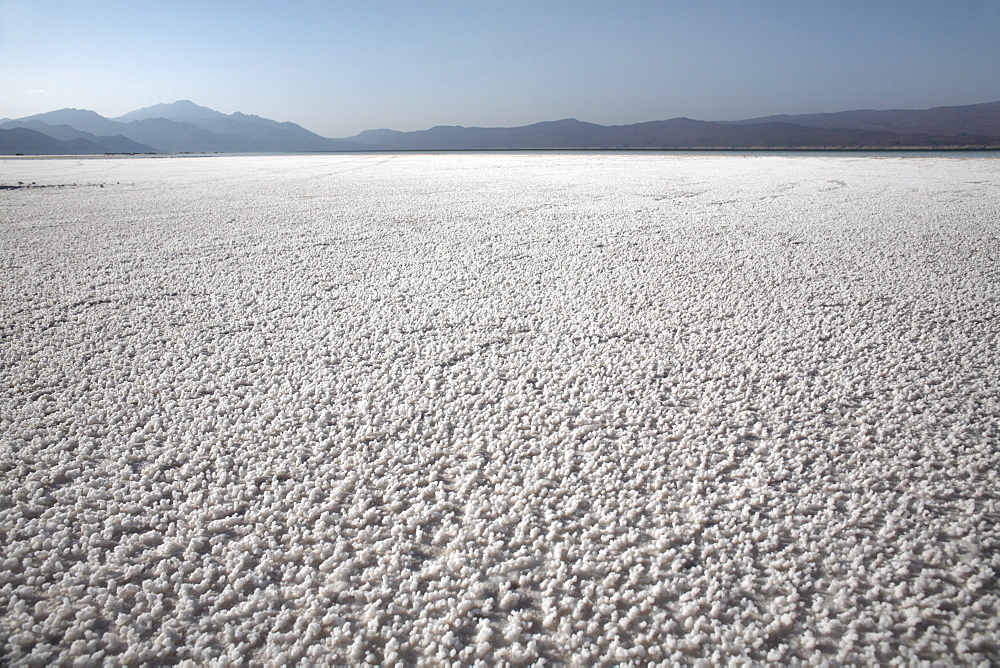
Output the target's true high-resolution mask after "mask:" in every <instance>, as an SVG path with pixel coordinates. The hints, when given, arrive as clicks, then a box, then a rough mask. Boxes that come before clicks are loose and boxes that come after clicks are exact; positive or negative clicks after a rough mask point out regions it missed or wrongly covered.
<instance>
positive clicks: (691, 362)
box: [0, 154, 1000, 665]
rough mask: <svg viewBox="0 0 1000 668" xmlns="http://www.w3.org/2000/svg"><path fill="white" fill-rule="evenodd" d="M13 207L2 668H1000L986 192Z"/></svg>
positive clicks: (432, 170) (929, 163) (500, 188)
mask: <svg viewBox="0 0 1000 668" xmlns="http://www.w3.org/2000/svg"><path fill="white" fill-rule="evenodd" d="M18 182H22V185H24V186H32V187H22V188H17V189H5V190H0V336H2V339H0V545H2V546H3V547H2V550H0V551H2V554H0V648H2V653H0V662H2V663H6V664H38V665H43V664H50V663H53V662H59V663H66V662H70V661H72V660H73V659H74V658H75V657H83V658H85V659H89V660H96V661H110V662H115V663H125V664H134V663H139V662H157V663H175V662H188V663H189V664H190V663H191V662H193V663H195V664H199V665H201V664H208V663H213V662H215V663H225V662H227V661H231V662H240V663H242V662H245V661H259V662H263V663H265V664H270V665H277V664H280V663H281V662H282V661H287V662H289V663H306V664H315V663H320V664H330V663H337V664H344V663H350V664H360V663H372V664H376V663H377V664H392V663H394V662H401V663H404V664H411V663H421V664H427V665H443V664H445V663H448V662H455V663H461V664H473V663H478V662H483V663H484V664H488V665H493V664H497V663H503V662H509V663H512V664H529V663H535V664H538V665H541V664H542V663H574V664H582V665H592V664H622V665H628V664H633V665H640V664H646V663H647V662H656V663H659V662H666V663H671V662H679V663H681V664H691V663H697V662H698V661H699V660H704V661H706V662H710V663H711V664H718V663H724V662H727V661H729V660H730V658H732V657H736V658H742V659H746V660H749V661H750V662H752V663H755V664H757V663H761V662H775V663H794V662H796V661H802V662H807V663H810V664H822V663H824V662H829V663H833V664H841V663H845V662H852V663H864V664H870V663H876V662H878V663H892V662H900V663H906V664H910V663H913V662H915V661H918V660H920V659H926V660H931V661H939V662H943V663H946V664H953V663H962V664H976V663H982V662H997V661H1000V646H998V638H1000V598H998V597H1000V585H998V581H997V572H998V568H1000V550H998V547H1000V529H998V519H1000V479H998V470H1000V400H998V391H997V388H998V387H1000V354H998V349H997V343H998V333H1000V317H998V316H1000V313H998V308H1000V307H998V296H1000V290H998V281H1000V271H998V269H1000V216H998V212H1000V163H998V161H997V160H995V159H976V158H962V159H945V158H868V157H815V156H814V157H809V156H806V157H732V156H728V157H718V156H717V157H710V156H705V157H698V156H683V157H676V156H665V155H614V154H609V155H544V154H534V155H518V154H499V155H476V154H453V155H398V156H392V155H351V156H343V155H341V156H337V155H327V156H304V157H287V156H286V157H277V156H275V157H209V158H145V159H96V160H73V159H60V160H25V159H22V160H19V159H5V160H0V184H3V185H16V184H17V183H18ZM42 186H45V187H42Z"/></svg>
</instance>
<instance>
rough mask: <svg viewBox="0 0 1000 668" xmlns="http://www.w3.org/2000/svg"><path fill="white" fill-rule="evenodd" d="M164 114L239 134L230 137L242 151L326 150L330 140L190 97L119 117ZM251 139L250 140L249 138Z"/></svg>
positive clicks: (123, 119) (132, 118)
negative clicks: (239, 137) (203, 104)
mask: <svg viewBox="0 0 1000 668" xmlns="http://www.w3.org/2000/svg"><path fill="white" fill-rule="evenodd" d="M154 118H165V119H167V120H171V121H175V122H178V123H187V124H190V125H194V126H195V127H198V128H201V129H202V130H205V131H207V132H211V133H213V134H218V135H239V136H241V137H245V138H246V139H244V140H236V139H234V138H231V141H232V142H235V143H234V144H233V145H238V146H240V147H241V148H238V149H229V150H240V151H326V150H330V149H329V147H330V145H331V144H330V142H331V140H329V139H327V138H325V137H321V136H319V135H318V134H316V133H315V132H310V131H309V130H306V129H305V128H303V127H302V126H300V125H296V124H295V123H290V122H284V123H281V122H278V121H272V120H271V119H269V118H261V117H260V116H253V115H250V114H242V113H240V112H236V113H234V114H228V115H227V114H223V113H222V112H219V111H215V110H214V109H209V108H208V107H202V106H200V105H197V104H195V103H194V102H191V101H190V100H178V101H177V102H171V103H169V104H156V105H153V106H151V107H145V108H143V109H137V110H135V111H132V112H129V113H127V114H125V115H124V116H119V117H118V118H117V119H115V120H117V121H120V122H132V121H141V120H149V119H154ZM247 140H250V141H247Z"/></svg>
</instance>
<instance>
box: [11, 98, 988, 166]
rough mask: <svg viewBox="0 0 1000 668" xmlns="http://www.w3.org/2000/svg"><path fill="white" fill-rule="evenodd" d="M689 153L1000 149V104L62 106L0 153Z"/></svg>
mask: <svg viewBox="0 0 1000 668" xmlns="http://www.w3.org/2000/svg"><path fill="white" fill-rule="evenodd" d="M688 148H696V149H701V148H706V149H823V148H829V149H893V148H930V149H937V148H969V149H976V148H1000V102H987V103H984V104H973V105H965V106H958V107H934V108H933V109H922V110H910V109H892V110H883V111H876V110H859V111H843V112H837V113H828V114H799V115H781V116H767V117H764V118H750V119H745V120H739V121H716V122H708V121H697V120H692V119H690V118H674V119H671V120H666V121H652V122H648V123H635V124H633V125H614V126H604V125H595V124H593V123H584V122H582V121H578V120H575V119H565V120H561V121H548V122H543V123H535V124H533V125H526V126H522V127H514V128H467V127H462V126H438V127H434V128H431V129H429V130H421V131H417V132H398V131H395V130H367V131H365V132H362V133H361V134H358V135H355V136H354V137H347V138H344V139H328V138H326V137H321V136H320V135H318V134H316V133H314V132H310V131H309V130H306V129H305V128H303V127H302V126H299V125H296V124H295V123H288V122H285V123H282V122H278V121H272V120H270V119H267V118H261V117H260V116H252V115H248V114H242V113H239V112H237V113H235V114H223V113H221V112H218V111H215V110H213V109H209V108H207V107H202V106H199V105H197V104H194V103H193V102H190V101H188V100H180V101H178V102H174V103H171V104H157V105H154V106H152V107H145V108H143V109H138V110H136V111H133V112H130V113H128V114H125V115H124V116H119V117H118V118H105V117H103V116H101V115H100V114H97V113H95V112H93V111H88V110H86V109H60V110H58V111H50V112H47V113H44V114H36V115H34V116H27V117H25V118H19V119H14V120H11V119H0V155H14V154H23V155H81V154H82V155H86V154H103V153H187V152H190V153H215V152H222V153H258V152H275V153H294V152H325V151H437V150H505V149H688Z"/></svg>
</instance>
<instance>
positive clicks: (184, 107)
mask: <svg viewBox="0 0 1000 668" xmlns="http://www.w3.org/2000/svg"><path fill="white" fill-rule="evenodd" d="M224 116H225V114H223V113H222V112H221V111H216V110H215V109H209V108H208V107H203V106H201V105H198V104H195V103H194V102H192V101H191V100H177V101H176V102H164V103H160V104H154V105H152V106H150V107H143V108H142V109H136V110H135V111H130V112H129V113H127V114H125V115H124V116H119V117H118V118H116V119H115V120H117V121H123V122H126V123H128V122H131V121H140V120H144V119H147V118H167V119H171V120H177V119H184V120H190V119H208V118H219V117H224Z"/></svg>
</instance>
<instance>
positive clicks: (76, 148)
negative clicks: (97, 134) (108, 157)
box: [0, 128, 107, 155]
mask: <svg viewBox="0 0 1000 668" xmlns="http://www.w3.org/2000/svg"><path fill="white" fill-rule="evenodd" d="M106 152H107V151H106V150H105V149H104V147H103V146H99V145H97V144H95V143H94V142H92V141H90V140H87V139H82V138H77V139H71V140H68V141H67V140H62V139H55V138H53V137H50V136H48V135H46V134H42V133H41V132H38V131H36V130H31V129H29V128H11V129H10V130H0V155H100V154H102V153H106Z"/></svg>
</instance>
